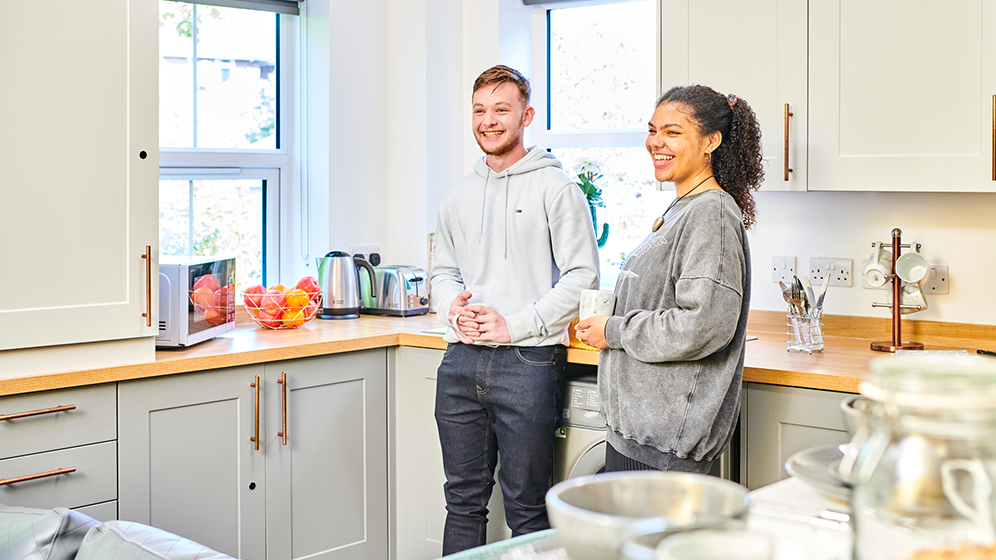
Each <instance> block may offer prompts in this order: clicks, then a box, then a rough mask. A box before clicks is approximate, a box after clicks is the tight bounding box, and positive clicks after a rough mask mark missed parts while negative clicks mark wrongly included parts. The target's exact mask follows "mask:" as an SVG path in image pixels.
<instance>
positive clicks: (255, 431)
mask: <svg viewBox="0 0 996 560" xmlns="http://www.w3.org/2000/svg"><path fill="white" fill-rule="evenodd" d="M249 386H250V387H252V388H253V389H254V390H253V395H254V397H255V402H254V403H253V430H252V433H253V436H252V437H251V438H249V441H251V442H253V443H254V444H255V449H256V451H259V376H258V375H257V376H256V381H255V382H254V383H250V384H249Z"/></svg>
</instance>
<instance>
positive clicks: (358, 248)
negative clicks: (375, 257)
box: [349, 245, 383, 264]
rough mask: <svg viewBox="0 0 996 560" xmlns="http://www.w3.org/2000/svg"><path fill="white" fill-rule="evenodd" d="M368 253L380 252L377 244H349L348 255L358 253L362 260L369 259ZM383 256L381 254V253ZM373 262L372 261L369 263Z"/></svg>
mask: <svg viewBox="0 0 996 560" xmlns="http://www.w3.org/2000/svg"><path fill="white" fill-rule="evenodd" d="M370 253H378V254H379V253H380V246H379V245H350V246H349V254H350V255H360V257H361V258H362V259H363V260H367V261H369V260H370ZM381 256H382V257H383V255H381ZM371 264H373V263H371Z"/></svg>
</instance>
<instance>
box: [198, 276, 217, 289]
mask: <svg viewBox="0 0 996 560" xmlns="http://www.w3.org/2000/svg"><path fill="white" fill-rule="evenodd" d="M205 286H206V287H207V288H208V289H209V290H211V292H216V291H218V288H220V287H221V282H218V279H217V278H215V276H214V274H205V275H204V276H201V277H200V278H198V279H197V281H196V282H194V290H196V289H197V288H201V287H205Z"/></svg>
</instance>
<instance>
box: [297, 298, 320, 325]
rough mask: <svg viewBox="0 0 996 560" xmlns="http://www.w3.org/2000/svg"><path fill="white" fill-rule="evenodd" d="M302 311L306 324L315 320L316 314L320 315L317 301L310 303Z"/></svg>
mask: <svg viewBox="0 0 996 560" xmlns="http://www.w3.org/2000/svg"><path fill="white" fill-rule="evenodd" d="M301 311H303V312H304V321H305V322H308V321H310V320H312V319H314V318H315V314H316V313H318V302H317V301H310V302H308V305H305V306H304V309H302V310H301Z"/></svg>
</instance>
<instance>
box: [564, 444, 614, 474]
mask: <svg viewBox="0 0 996 560" xmlns="http://www.w3.org/2000/svg"><path fill="white" fill-rule="evenodd" d="M600 472H605V440H602V441H600V442H598V443H596V444H595V445H593V446H591V447H590V448H589V449H588V450H587V451H585V452H584V453H582V454H581V457H579V458H578V460H577V462H575V463H574V466H573V467H571V472H570V474H568V475H567V478H576V477H579V476H585V475H589V474H598V473H600Z"/></svg>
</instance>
